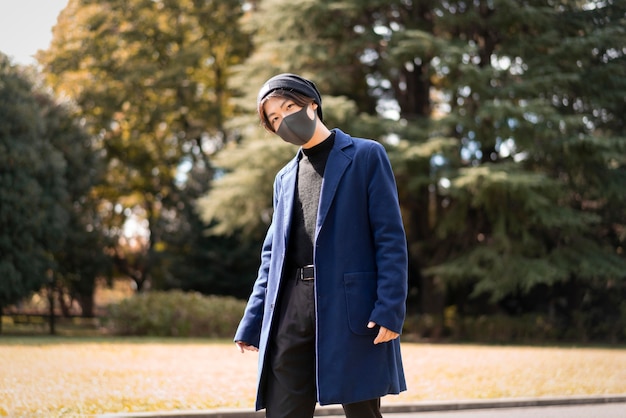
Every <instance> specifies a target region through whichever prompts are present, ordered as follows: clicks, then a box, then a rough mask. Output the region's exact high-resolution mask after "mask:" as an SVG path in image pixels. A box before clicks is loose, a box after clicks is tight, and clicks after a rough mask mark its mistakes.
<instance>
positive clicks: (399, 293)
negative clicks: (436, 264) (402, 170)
mask: <svg viewBox="0 0 626 418" xmlns="http://www.w3.org/2000/svg"><path fill="white" fill-rule="evenodd" d="M368 164H369V167H368V173H369V175H370V177H369V182H368V200H369V202H368V203H369V206H368V207H369V219H370V228H371V231H372V235H373V239H374V245H375V253H376V266H377V300H376V303H375V305H374V309H373V311H372V313H371V315H370V321H373V322H375V323H376V324H378V325H380V326H384V327H385V328H388V329H390V330H392V331H394V332H397V333H399V334H400V333H402V324H403V323H404V318H405V315H406V297H407V288H408V272H407V270H408V254H407V244H406V235H405V231H404V226H403V223H402V216H401V214H400V204H399V201H398V191H397V186H396V181H395V178H394V174H393V170H392V168H391V164H390V162H389V158H388V157H387V153H386V151H385V149H384V148H383V146H382V145H381V144H379V143H374V145H373V147H372V149H371V150H370V152H369V158H368Z"/></svg>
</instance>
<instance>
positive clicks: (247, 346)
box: [235, 341, 259, 353]
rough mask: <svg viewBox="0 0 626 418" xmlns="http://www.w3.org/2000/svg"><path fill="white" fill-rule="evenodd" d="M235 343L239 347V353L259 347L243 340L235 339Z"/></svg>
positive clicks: (256, 349)
mask: <svg viewBox="0 0 626 418" xmlns="http://www.w3.org/2000/svg"><path fill="white" fill-rule="evenodd" d="M235 345H236V346H237V348H239V352H240V353H243V352H244V351H259V349H258V348H256V347H255V346H253V345H250V344H248V343H246V342H243V341H235Z"/></svg>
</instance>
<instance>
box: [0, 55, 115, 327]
mask: <svg viewBox="0 0 626 418" xmlns="http://www.w3.org/2000/svg"><path fill="white" fill-rule="evenodd" d="M0 67H1V69H0V100H1V103H0V113H1V115H0V118H1V119H2V120H1V121H0V125H1V126H2V127H3V128H2V130H1V131H0V147H1V148H2V151H1V152H0V166H2V167H3V169H2V170H1V171H0V183H1V184H2V191H3V193H2V194H1V195H0V203H1V205H0V213H2V215H1V216H0V219H1V221H0V222H2V227H1V228H0V230H1V232H0V243H1V244H0V246H1V249H2V251H1V253H2V259H1V260H0V271H2V272H3V274H2V276H3V277H4V278H5V279H4V280H3V281H2V286H0V287H2V291H1V292H0V293H1V294H2V296H0V306H3V305H4V306H6V305H7V304H12V303H15V302H17V301H19V300H20V299H21V298H23V297H24V296H26V295H28V293H29V292H32V291H36V290H38V289H39V288H40V287H41V286H42V285H43V284H45V283H48V281H52V282H54V285H55V286H56V287H60V288H62V289H64V290H66V291H67V293H69V294H70V296H72V297H73V298H76V299H78V300H79V303H81V305H82V306H83V308H84V309H85V313H86V314H87V315H89V314H90V313H91V307H92V305H93V302H92V295H93V283H94V280H95V277H96V276H97V275H98V274H102V272H103V271H104V270H105V265H106V256H105V255H104V246H105V241H104V239H103V237H102V231H101V229H100V228H99V219H98V214H97V209H96V205H95V203H94V201H93V199H91V198H90V193H91V191H92V189H93V187H94V185H95V184H96V183H97V182H98V180H99V176H100V174H101V171H100V170H99V165H98V162H99V161H100V156H99V154H98V153H97V150H96V149H94V147H93V142H92V139H91V138H90V137H89V136H88V135H86V133H85V132H84V130H83V129H82V128H81V127H80V126H78V125H77V124H76V123H75V122H74V120H73V119H72V117H71V116H70V110H69V108H68V106H67V105H63V104H60V103H57V102H56V101H55V100H54V99H53V98H52V97H50V96H49V95H48V94H47V93H44V92H43V91H42V89H41V88H39V87H37V84H36V82H35V81H33V80H34V77H33V76H32V75H28V74H27V72H26V70H24V69H20V68H18V67H13V66H11V65H10V64H9V62H8V60H7V59H6V57H4V56H0ZM4 286H6V288H5V287H4Z"/></svg>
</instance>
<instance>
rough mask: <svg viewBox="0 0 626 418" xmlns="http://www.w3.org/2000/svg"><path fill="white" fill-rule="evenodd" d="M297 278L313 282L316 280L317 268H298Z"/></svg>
mask: <svg viewBox="0 0 626 418" xmlns="http://www.w3.org/2000/svg"><path fill="white" fill-rule="evenodd" d="M296 278H297V279H299V280H305V281H306V280H313V279H314V278H315V266H313V265H312V264H311V265H308V266H304V267H298V268H297V269H296Z"/></svg>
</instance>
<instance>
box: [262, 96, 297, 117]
mask: <svg viewBox="0 0 626 418" xmlns="http://www.w3.org/2000/svg"><path fill="white" fill-rule="evenodd" d="M289 101H290V100H289V99H288V98H286V97H279V96H276V97H270V98H268V99H267V100H265V102H264V103H263V111H264V112H265V114H267V115H270V114H272V113H273V112H276V111H277V110H279V109H280V108H281V107H282V106H283V105H284V104H285V103H287V102H289Z"/></svg>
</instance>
